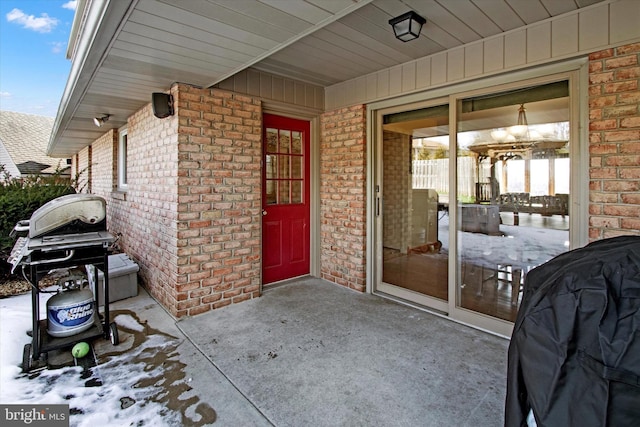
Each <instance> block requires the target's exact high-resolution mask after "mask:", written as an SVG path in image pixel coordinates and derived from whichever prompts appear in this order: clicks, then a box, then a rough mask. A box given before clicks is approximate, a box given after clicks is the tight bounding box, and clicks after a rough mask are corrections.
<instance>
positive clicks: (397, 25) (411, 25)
mask: <svg viewBox="0 0 640 427" xmlns="http://www.w3.org/2000/svg"><path fill="white" fill-rule="evenodd" d="M426 22H427V20H426V19H424V18H423V17H422V16H420V15H418V14H417V13H415V12H414V11H413V10H412V11H409V12H407V13H405V14H402V15H400V16H398V17H395V18H393V19H390V20H389V24H390V25H391V26H392V27H393V32H394V34H395V35H396V38H397V39H398V40H402V41H403V42H408V41H409V40H413V39H417V38H418V37H419V36H420V30H421V29H422V26H423V25H424V24H425V23H426Z"/></svg>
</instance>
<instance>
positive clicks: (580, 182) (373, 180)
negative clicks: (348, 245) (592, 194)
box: [367, 58, 589, 337]
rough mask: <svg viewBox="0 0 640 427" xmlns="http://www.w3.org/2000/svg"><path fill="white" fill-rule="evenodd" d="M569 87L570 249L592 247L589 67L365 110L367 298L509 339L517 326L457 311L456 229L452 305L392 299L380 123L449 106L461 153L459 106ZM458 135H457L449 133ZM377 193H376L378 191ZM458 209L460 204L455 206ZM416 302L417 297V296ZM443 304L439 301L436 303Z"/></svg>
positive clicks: (555, 69) (452, 168)
mask: <svg viewBox="0 0 640 427" xmlns="http://www.w3.org/2000/svg"><path fill="white" fill-rule="evenodd" d="M562 80H566V81H568V82H569V97H570V100H569V103H570V107H569V108H570V113H569V114H570V123H571V126H570V140H571V141H575V143H572V144H570V162H571V177H570V181H571V183H570V186H571V196H570V201H569V203H570V209H571V213H572V214H571V216H570V218H569V221H570V234H569V241H570V249H573V248H576V247H581V246H584V245H585V244H587V243H588V182H589V178H588V176H589V175H588V129H587V127H586V126H585V125H584V124H585V123H588V94H587V89H586V88H587V83H588V62H587V60H586V59H584V58H581V59H578V60H573V61H567V62H565V63H559V64H554V65H551V66H545V67H540V68H537V69H529V70H524V71H520V72H514V73H510V74H509V75H507V76H496V77H488V78H485V79H481V80H478V81H474V82H468V83H460V84H458V85H453V86H448V87H443V88H438V89H435V90H432V91H428V92H422V93H415V94H411V95H406V96H403V97H398V98H394V99H389V100H385V101H378V102H375V103H372V104H369V105H368V106H367V118H368V132H367V164H368V167H367V194H368V195H369V196H370V197H368V203H367V230H368V231H367V292H370V293H374V294H378V295H381V296H384V297H389V298H392V299H395V300H398V301H400V302H403V303H407V304H409V305H415V306H418V307H420V308H425V309H427V310H432V311H434V312H435V313H436V314H441V315H444V316H446V317H447V318H449V319H451V320H454V321H457V322H460V323H464V324H468V325H470V326H472V327H474V328H477V329H482V330H485V331H488V332H491V333H494V334H497V335H501V336H505V337H509V336H510V335H511V333H512V330H513V323H511V322H508V321H505V320H501V319H498V318H495V317H491V316H488V315H484V314H481V313H477V312H473V311H471V310H468V309H464V308H462V307H459V306H458V305H457V302H458V295H457V291H458V286H457V284H458V281H459V277H460V270H461V268H460V266H459V265H458V248H457V246H458V242H457V231H458V230H457V228H458V227H457V226H451V227H449V245H450V249H449V265H448V267H449V282H448V296H449V298H448V304H446V306H445V305H442V304H433V301H432V300H433V298H429V297H425V298H427V299H426V300H423V299H422V298H413V299H407V297H409V296H410V295H404V294H403V293H394V294H393V295H390V294H389V293H388V292H385V289H386V288H385V286H382V289H380V288H381V286H380V285H381V284H382V283H383V282H382V250H381V245H382V220H381V212H382V211H381V204H382V203H384V200H383V199H382V198H381V197H380V192H381V188H382V181H381V180H380V177H381V169H382V159H381V158H380V157H381V151H380V148H381V144H382V117H383V115H386V114H390V113H393V112H402V111H407V110H411V109H415V108H419V107H422V108H424V107H428V106H435V105H442V104H446V103H448V104H449V129H450V132H449V144H450V145H449V146H450V147H455V149H451V152H453V153H454V154H456V153H457V126H458V104H459V102H458V101H459V100H462V99H465V98H469V97H473V96H478V95H482V94H490V93H496V92H500V91H505V90H511V89H517V88H521V87H528V86H535V85H542V84H546V83H552V82H556V81H562ZM581 88H584V89H582V90H581ZM451 130H454V131H451ZM449 162H450V163H449V188H450V194H449V198H450V199H449V200H450V201H451V200H457V196H458V194H457V155H451V156H450V158H449ZM376 190H378V191H376ZM456 204H457V203H456ZM457 211H458V210H457V209H456V208H454V209H451V208H450V209H449V221H450V224H453V225H456V224H458V212H457ZM414 297H415V295H414ZM437 302H441V301H437Z"/></svg>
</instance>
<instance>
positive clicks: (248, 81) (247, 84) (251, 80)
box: [216, 69, 364, 110]
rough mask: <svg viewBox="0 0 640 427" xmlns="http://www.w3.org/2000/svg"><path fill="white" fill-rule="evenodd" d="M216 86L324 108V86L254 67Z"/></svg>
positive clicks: (297, 104) (309, 106)
mask: <svg viewBox="0 0 640 427" xmlns="http://www.w3.org/2000/svg"><path fill="white" fill-rule="evenodd" d="M216 87H219V88H221V89H226V90H230V91H233V92H238V93H244V94H246V95H251V96H259V97H260V98H262V99H264V100H270V101H278V102H283V103H286V104H290V105H295V106H300V107H305V108H311V109H315V110H322V109H323V108H324V96H325V94H324V89H323V88H322V87H320V86H316V85H312V84H309V83H304V82H299V81H295V80H292V79H289V78H286V77H281V76H276V75H273V74H270V73H266V72H264V71H258V70H254V69H248V70H245V71H241V72H239V73H237V74H235V75H234V76H233V77H229V78H228V79H226V80H224V81H222V82H220V83H219V84H217V85H216ZM363 99H364V97H363Z"/></svg>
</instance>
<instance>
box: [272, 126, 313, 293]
mask: <svg viewBox="0 0 640 427" xmlns="http://www.w3.org/2000/svg"><path fill="white" fill-rule="evenodd" d="M263 122H264V123H263V127H264V130H263V156H264V163H263V186H262V188H263V194H262V201H263V202H262V203H263V204H262V208H263V211H262V214H263V216H262V233H263V236H262V259H263V263H262V282H263V283H264V284H268V283H273V282H277V281H280V280H285V279H290V278H292V277H297V276H302V275H305V274H309V249H310V248H309V218H310V210H309V201H310V194H309V192H310V191H309V122H307V121H304V120H297V119H291V118H287V117H281V116H275V115H272V114H265V115H264V118H263Z"/></svg>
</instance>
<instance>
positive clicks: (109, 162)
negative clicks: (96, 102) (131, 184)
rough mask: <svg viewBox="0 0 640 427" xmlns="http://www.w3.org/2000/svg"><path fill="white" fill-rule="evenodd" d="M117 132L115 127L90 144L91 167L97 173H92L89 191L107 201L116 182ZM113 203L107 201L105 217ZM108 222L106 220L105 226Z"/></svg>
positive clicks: (110, 213) (110, 215)
mask: <svg viewBox="0 0 640 427" xmlns="http://www.w3.org/2000/svg"><path fill="white" fill-rule="evenodd" d="M117 141H118V132H117V131H116V130H115V129H111V130H109V131H108V132H107V133H105V134H104V135H102V136H101V137H100V138H98V139H97V140H96V141H95V142H94V143H93V144H92V145H91V169H92V170H94V171H96V172H98V171H99V173H94V174H92V179H91V192H92V193H93V194H96V195H98V196H102V197H104V198H105V199H106V200H108V201H109V198H110V197H111V192H112V191H113V189H114V183H115V182H116V179H117V175H116V168H117V162H116V158H117V157H116V148H117ZM113 208H114V206H113V203H107V218H111V217H112V216H113V212H114V209H113ZM109 225H110V222H107V226H109Z"/></svg>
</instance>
